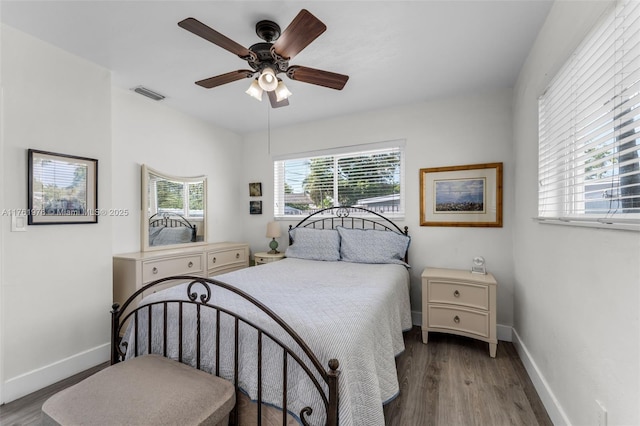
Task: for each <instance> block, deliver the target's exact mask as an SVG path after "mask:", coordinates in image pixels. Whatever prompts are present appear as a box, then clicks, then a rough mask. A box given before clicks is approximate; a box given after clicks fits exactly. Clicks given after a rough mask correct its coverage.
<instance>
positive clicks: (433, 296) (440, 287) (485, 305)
mask: <svg viewBox="0 0 640 426" xmlns="http://www.w3.org/2000/svg"><path fill="white" fill-rule="evenodd" d="M428 303H450V304H453V305H459V306H469V307H472V308H478V309H485V310H486V309H489V288H488V286H486V285H480V284H470V283H460V282H447V281H435V280H431V281H430V282H429V300H428Z"/></svg>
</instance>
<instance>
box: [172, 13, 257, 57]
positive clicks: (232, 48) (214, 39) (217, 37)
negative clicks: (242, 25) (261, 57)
mask: <svg viewBox="0 0 640 426" xmlns="http://www.w3.org/2000/svg"><path fill="white" fill-rule="evenodd" d="M178 25H179V26H180V27H182V28H184V29H185V30H187V31H190V32H192V33H194V34H195V35H197V36H200V37H202V38H203V39H205V40H208V41H210V42H211V43H213V44H215V45H217V46H220V47H222V48H223V49H225V50H228V51H229V52H231V53H234V54H236V55H238V56H240V57H241V58H243V59H244V58H247V57H249V56H251V52H250V51H249V49H247V48H246V47H244V46H242V45H240V44H238V43H236V42H235V41H233V40H231V39H230V38H228V37H227V36H225V35H223V34H220V33H219V32H217V31H216V30H214V29H213V28H211V27H209V26H207V25H205V24H203V23H202V22H200V21H198V20H197V19H195V18H187V19H184V20H182V21H180V22H178Z"/></svg>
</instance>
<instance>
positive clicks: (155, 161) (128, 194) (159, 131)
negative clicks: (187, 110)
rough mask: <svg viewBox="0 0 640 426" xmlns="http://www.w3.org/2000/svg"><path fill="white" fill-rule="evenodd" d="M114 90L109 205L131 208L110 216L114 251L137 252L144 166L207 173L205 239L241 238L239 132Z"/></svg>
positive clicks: (169, 171)
mask: <svg viewBox="0 0 640 426" xmlns="http://www.w3.org/2000/svg"><path fill="white" fill-rule="evenodd" d="M112 93H113V97H112V103H113V112H112V115H113V182H112V193H113V195H112V196H113V207H114V208H116V209H127V210H129V216H126V217H118V218H114V219H113V252H114V253H126V252H133V251H139V250H140V192H141V191H140V185H141V184H140V166H141V165H142V164H147V165H148V166H149V167H151V168H153V169H156V170H158V171H161V172H164V173H167V174H170V175H174V176H199V175H206V176H207V197H208V203H207V212H208V217H207V228H208V229H207V238H208V241H210V242H213V241H239V240H240V239H241V238H242V235H243V230H242V224H241V223H240V221H239V220H238V216H240V214H239V213H240V212H239V208H240V201H239V200H240V197H241V195H240V194H241V182H243V179H241V176H242V175H241V172H242V167H241V164H242V139H241V138H240V136H238V135H236V134H235V133H232V132H229V131H227V130H222V129H220V128H217V127H215V126H213V125H211V124H208V123H204V122H202V121H200V120H197V119H194V118H192V117H189V116H187V115H185V114H182V113H180V112H178V111H176V110H173V109H171V108H169V107H166V106H165V105H164V104H162V103H161V102H156V101H153V100H151V99H148V98H145V97H144V96H141V95H139V94H137V93H135V92H132V91H129V90H123V89H118V88H114V89H113V90H112ZM242 188H243V189H244V187H242ZM245 192H246V191H245ZM242 193H244V192H242Z"/></svg>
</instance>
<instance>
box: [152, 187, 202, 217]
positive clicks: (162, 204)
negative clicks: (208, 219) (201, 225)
mask: <svg viewBox="0 0 640 426" xmlns="http://www.w3.org/2000/svg"><path fill="white" fill-rule="evenodd" d="M203 206H204V183H203V182H181V181H171V180H168V179H151V180H150V182H149V207H150V214H152V215H153V214H155V213H160V214H163V213H167V214H178V215H180V216H183V217H185V218H202V217H203V214H204V209H203Z"/></svg>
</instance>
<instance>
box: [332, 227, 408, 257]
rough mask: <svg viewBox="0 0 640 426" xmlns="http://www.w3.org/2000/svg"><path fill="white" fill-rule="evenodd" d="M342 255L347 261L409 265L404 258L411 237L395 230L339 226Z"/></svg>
mask: <svg viewBox="0 0 640 426" xmlns="http://www.w3.org/2000/svg"><path fill="white" fill-rule="evenodd" d="M337 230H338V233H339V234H340V257H341V259H342V260H344V261H345V262H355V263H397V264H400V265H405V266H407V267H408V266H409V265H407V264H406V263H405V261H404V258H405V255H406V253H407V250H408V249H409V243H410V242H411V238H410V237H409V236H407V235H403V234H400V233H398V232H393V231H382V230H378V229H350V228H344V227H342V226H338V227H337Z"/></svg>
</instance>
